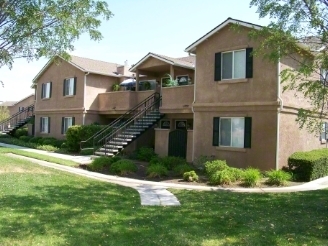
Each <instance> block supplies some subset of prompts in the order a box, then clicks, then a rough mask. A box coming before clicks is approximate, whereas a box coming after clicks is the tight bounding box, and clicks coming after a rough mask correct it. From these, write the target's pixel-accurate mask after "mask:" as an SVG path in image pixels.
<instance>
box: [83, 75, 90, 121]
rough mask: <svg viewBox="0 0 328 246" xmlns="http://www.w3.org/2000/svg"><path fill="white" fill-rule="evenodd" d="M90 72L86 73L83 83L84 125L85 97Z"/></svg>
mask: <svg viewBox="0 0 328 246" xmlns="http://www.w3.org/2000/svg"><path fill="white" fill-rule="evenodd" d="M89 74H90V72H87V73H85V74H84V85H83V87H84V88H83V93H84V94H83V117H82V125H85V113H86V110H85V98H86V95H87V76H88V75H89Z"/></svg>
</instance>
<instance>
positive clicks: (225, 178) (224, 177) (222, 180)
mask: <svg viewBox="0 0 328 246" xmlns="http://www.w3.org/2000/svg"><path fill="white" fill-rule="evenodd" d="M234 181H236V178H235V176H234V173H233V172H232V171H231V169H229V168H226V169H223V170H221V171H215V172H214V173H212V174H211V175H210V176H209V183H210V184H212V185H223V184H231V183H232V182H234Z"/></svg>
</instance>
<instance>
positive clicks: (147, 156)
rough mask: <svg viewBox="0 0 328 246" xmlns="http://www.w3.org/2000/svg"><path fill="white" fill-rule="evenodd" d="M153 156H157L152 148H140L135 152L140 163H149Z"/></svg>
mask: <svg viewBox="0 0 328 246" xmlns="http://www.w3.org/2000/svg"><path fill="white" fill-rule="evenodd" d="M155 156H157V155H156V154H155V152H154V149H153V148H147V147H141V148H140V149H138V151H137V159H138V160H140V161H150V160H151V159H152V158H153V157H155Z"/></svg>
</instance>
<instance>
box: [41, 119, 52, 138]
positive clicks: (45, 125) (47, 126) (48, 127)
mask: <svg viewBox="0 0 328 246" xmlns="http://www.w3.org/2000/svg"><path fill="white" fill-rule="evenodd" d="M44 120H46V121H44ZM49 122H50V117H48V116H46V117H43V116H42V117H40V133H43V134H47V133H50V124H49ZM45 123H46V124H45ZM44 129H46V131H45V130H44Z"/></svg>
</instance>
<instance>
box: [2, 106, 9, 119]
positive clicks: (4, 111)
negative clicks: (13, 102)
mask: <svg viewBox="0 0 328 246" xmlns="http://www.w3.org/2000/svg"><path fill="white" fill-rule="evenodd" d="M8 117H9V110H8V108H7V107H6V106H0V121H2V120H5V119H7V118H8Z"/></svg>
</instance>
